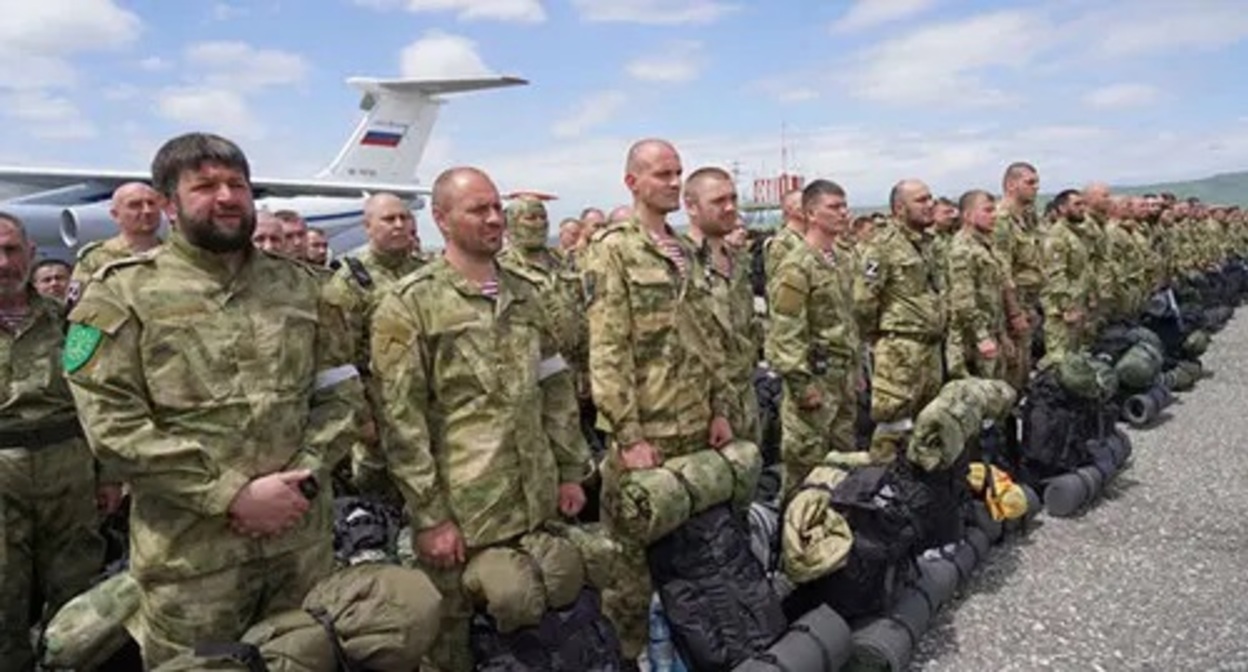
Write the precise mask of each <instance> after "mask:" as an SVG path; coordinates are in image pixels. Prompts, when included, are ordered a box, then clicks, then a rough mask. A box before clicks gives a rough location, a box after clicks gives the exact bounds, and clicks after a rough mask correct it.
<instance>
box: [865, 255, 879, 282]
mask: <svg viewBox="0 0 1248 672" xmlns="http://www.w3.org/2000/svg"><path fill="white" fill-rule="evenodd" d="M862 277H864V278H866V279H867V280H876V279H878V278H879V277H880V262H879V261H878V260H876V259H872V258H867V259H863V260H862Z"/></svg>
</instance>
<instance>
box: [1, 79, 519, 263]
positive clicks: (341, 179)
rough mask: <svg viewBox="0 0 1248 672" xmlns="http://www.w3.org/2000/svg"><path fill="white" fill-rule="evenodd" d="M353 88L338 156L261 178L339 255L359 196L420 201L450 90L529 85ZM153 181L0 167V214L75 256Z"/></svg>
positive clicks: (269, 200)
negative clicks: (138, 187) (349, 127)
mask: <svg viewBox="0 0 1248 672" xmlns="http://www.w3.org/2000/svg"><path fill="white" fill-rule="evenodd" d="M347 84H349V85H350V86H352V87H354V88H355V89H357V90H359V91H360V92H361V93H362V94H363V97H362V99H361V101H360V109H361V110H362V111H363V112H364V115H363V117H362V118H361V119H360V121H359V123H358V124H357V125H356V126H355V129H354V130H353V131H352V132H351V135H350V136H349V137H348V138H347V141H346V143H345V144H344V145H343V147H342V149H341V150H340V151H339V152H338V155H337V156H336V157H335V158H334V159H333V161H331V162H330V163H329V165H327V166H326V167H325V168H324V169H323V170H321V171H320V172H319V173H318V174H317V175H316V176H315V177H313V178H311V179H307V180H299V179H268V178H263V177H255V178H253V179H252V186H253V189H254V191H255V195H256V199H257V207H258V208H266V209H270V210H277V209H290V210H294V211H296V212H298V213H299V214H300V215H302V216H303V217H304V219H305V220H307V222H308V225H309V226H314V227H318V228H321V229H323V230H325V231H326V233H327V234H328V235H329V238H330V245H331V246H332V247H333V249H334V250H335V251H339V252H341V251H343V250H345V249H349V248H351V247H354V246H356V245H358V244H359V243H360V242H362V241H363V237H362V234H361V233H360V232H359V231H358V229H359V228H360V227H359V224H360V220H361V216H362V214H363V199H364V198H366V197H367V196H368V195H369V194H370V193H376V192H382V191H387V192H392V193H394V194H397V195H399V196H401V197H403V198H408V199H411V202H412V204H413V207H414V208H417V209H418V208H420V207H423V205H424V200H423V199H424V197H425V196H427V195H428V194H429V189H428V188H427V187H423V186H420V185H418V184H417V183H416V168H417V166H418V165H419V164H420V159H421V156H422V155H423V154H424V151H425V147H426V145H427V144H428V141H429V133H430V131H431V130H433V125H434V123H435V122H436V120H437V116H438V111H439V109H440V108H441V106H442V105H443V104H444V103H445V102H446V99H445V98H444V96H445V95H447V94H455V93H464V92H469V91H479V90H484V89H497V88H503V87H510V86H522V85H527V84H528V81H526V80H524V79H521V78H518V77H511V76H495V77H481V78H460V79H377V78H370V77H352V78H350V79H348V80H347ZM132 181H140V182H150V181H151V175H150V174H147V173H144V172H139V171H134V172H128V171H108V170H85V169H52V168H48V169H42V168H26V167H16V166H0V183H3V184H4V185H5V187H6V191H7V192H10V193H14V194H15V196H13V197H11V198H9V199H7V200H4V201H0V211H3V212H8V213H11V214H13V215H16V216H17V217H20V218H21V219H22V220H23V221H24V222H25V223H26V225H27V227H28V228H29V230H30V233H31V235H32V237H33V238H34V240H35V243H36V244H37V245H38V247H39V251H40V253H41V254H43V255H44V256H49V257H57V258H61V259H69V258H71V257H72V256H73V255H74V251H75V250H76V249H77V248H78V247H79V246H81V245H83V244H85V243H87V242H90V241H93V240H98V239H102V238H107V237H110V236H113V235H116V233H117V228H116V225H115V224H114V223H113V220H112V218H111V217H110V216H109V214H108V209H109V203H108V202H109V200H110V198H111V196H112V192H113V190H114V189H116V188H117V187H118V186H120V185H122V184H124V183H126V182H132Z"/></svg>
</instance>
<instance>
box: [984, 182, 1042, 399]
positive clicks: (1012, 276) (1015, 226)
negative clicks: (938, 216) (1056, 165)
mask: <svg viewBox="0 0 1248 672" xmlns="http://www.w3.org/2000/svg"><path fill="white" fill-rule="evenodd" d="M1001 189H1002V194H1003V195H1002V197H1001V200H1000V202H998V203H997V221H996V222H995V224H994V225H993V237H994V238H995V241H994V244H995V246H996V252H997V256H998V257H1000V259H1001V262H1002V263H1004V264H1005V267H1006V277H1007V278H1008V280H1009V284H1008V285H1007V287H1006V301H1007V303H1008V304H1009V305H1010V314H1012V315H1016V316H1018V317H1015V318H1014V319H1011V320H1010V325H1009V326H1010V336H1011V337H1012V338H1013V340H1014V342H1015V343H1017V344H1018V346H1019V347H1017V348H1015V349H1014V353H1013V354H1014V356H1013V357H1010V358H1007V359H1006V361H1005V379H1006V380H1007V381H1008V382H1009V383H1010V385H1012V386H1013V387H1014V389H1016V390H1021V389H1023V388H1024V387H1025V386H1026V385H1027V378H1028V376H1029V375H1030V374H1031V341H1032V339H1033V337H1034V333H1035V330H1036V329H1038V328H1039V327H1040V287H1041V286H1042V285H1043V284H1044V273H1043V270H1042V269H1041V262H1040V241H1041V236H1042V231H1041V229H1040V220H1039V217H1038V216H1037V215H1036V193H1037V192H1038V191H1039V190H1040V175H1039V173H1037V172H1036V167H1035V166H1033V165H1031V164H1030V163H1026V162H1023V161H1016V162H1014V163H1011V164H1010V165H1009V166H1008V167H1006V169H1005V174H1004V175H1003V176H1002V178H1001Z"/></svg>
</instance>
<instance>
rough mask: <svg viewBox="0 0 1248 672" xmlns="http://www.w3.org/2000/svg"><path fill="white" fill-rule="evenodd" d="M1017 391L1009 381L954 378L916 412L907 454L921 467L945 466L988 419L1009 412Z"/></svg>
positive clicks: (926, 468) (950, 463) (997, 418)
mask: <svg viewBox="0 0 1248 672" xmlns="http://www.w3.org/2000/svg"><path fill="white" fill-rule="evenodd" d="M1016 398H1017V395H1016V394H1015V392H1014V388H1013V387H1011V386H1010V384H1009V383H1007V382H1005V381H1001V380H987V379H983V378H962V379H958V380H953V381H950V382H948V383H946V384H945V386H944V387H942V388H940V394H938V395H937V396H936V398H935V399H933V400H932V401H931V402H930V403H928V405H927V406H925V407H924V408H923V410H922V411H920V412H919V415H918V417H917V418H915V421H914V433H913V434H911V436H910V444H909V446H908V447H907V448H906V458H907V459H908V460H909V461H910V463H911V464H914V465H915V466H918V467H919V468H921V469H923V470H924V471H935V470H939V469H947V468H949V467H951V466H953V464H954V463H955V462H956V461H957V459H958V457H959V456H960V455H961V454H962V451H963V450H965V449H966V445H967V443H968V442H969V441H970V440H971V439H972V438H974V437H977V436H979V433H980V430H981V429H982V428H983V426H984V422H985V421H987V420H993V421H996V420H1001V419H1003V418H1004V417H1005V416H1006V415H1008V414H1009V412H1010V409H1011V408H1013V406H1014V401H1015V399H1016Z"/></svg>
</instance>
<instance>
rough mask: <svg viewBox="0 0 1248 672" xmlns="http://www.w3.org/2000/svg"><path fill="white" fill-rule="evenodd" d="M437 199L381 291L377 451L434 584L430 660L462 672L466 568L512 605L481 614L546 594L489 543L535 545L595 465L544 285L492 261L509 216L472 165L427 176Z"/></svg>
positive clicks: (571, 511) (577, 506)
mask: <svg viewBox="0 0 1248 672" xmlns="http://www.w3.org/2000/svg"><path fill="white" fill-rule="evenodd" d="M432 202H433V208H432V210H433V219H434V222H435V223H436V224H437V226H438V229H439V230H440V231H441V232H442V237H443V238H444V240H445V241H446V248H445V251H444V252H443V254H442V257H441V258H439V259H436V260H434V261H433V262H431V263H429V264H427V265H426V266H424V267H422V268H421V269H419V270H417V271H416V272H414V273H410V274H408V275H407V276H405V277H404V278H403V279H401V280H399V281H397V282H396V283H394V284H393V285H392V286H391V288H390V290H389V291H387V292H385V293H384V295H383V296H382V298H381V300H380V302H379V303H378V305H377V308H376V311H375V313H374V315H373V320H372V335H371V340H370V343H371V358H372V366H373V376H374V377H375V379H376V380H377V382H378V385H377V389H378V390H379V392H380V401H381V404H380V405H379V411H380V413H379V424H380V426H381V430H382V431H381V435H382V442H383V444H384V446H385V454H386V461H387V464H388V465H389V468H390V474H391V476H392V478H394V479H395V481H396V482H397V484H398V486H399V489H400V490H401V491H402V493H403V498H404V499H405V501H406V504H407V512H408V515H409V516H410V518H411V526H412V532H413V545H414V546H415V550H416V553H417V555H418V559H419V562H420V564H421V566H422V567H423V568H425V569H426V571H428V572H429V575H430V577H431V578H432V579H433V580H434V583H435V584H436V585H437V586H438V588H439V590H440V591H441V592H442V625H441V628H440V630H439V633H438V639H437V640H436V641H435V642H434V644H433V648H432V649H431V651H430V653H429V656H428V657H429V659H430V660H429V661H428V662H429V664H430V665H431V669H437V670H440V671H442V672H468V671H469V670H472V669H473V665H474V661H473V654H472V651H471V650H470V648H469V636H468V632H469V631H468V626H469V619H470V618H471V616H472V608H473V606H475V605H474V604H473V602H474V600H473V598H470V597H469V596H468V595H467V594H465V591H466V590H467V587H466V586H465V585H463V584H466V583H468V581H467V580H465V579H466V577H467V576H470V575H471V576H476V577H477V578H478V579H479V582H480V583H481V584H482V586H481V587H480V590H479V591H478V595H477V596H478V597H479V596H480V595H481V594H484V595H485V596H488V597H487V599H491V600H492V599H495V598H498V599H500V600H502V601H504V602H507V603H506V604H495V603H490V604H487V605H485V608H486V609H487V610H488V611H489V612H490V613H492V614H518V613H526V612H527V611H528V610H527V609H526V608H523V605H521V606H518V605H515V604H512V603H511V602H510V601H511V600H513V599H517V596H519V595H531V594H532V593H531V592H529V591H530V590H537V591H539V593H538V594H541V591H542V588H541V587H540V586H537V587H534V586H530V585H523V586H518V585H515V581H513V579H515V578H516V577H520V576H524V577H527V576H529V575H528V574H526V573H525V572H529V571H531V568H532V565H530V564H525V565H523V567H521V570H522V571H520V572H517V573H512V572H511V571H493V572H491V571H489V569H488V567H489V566H493V565H490V564H489V563H492V562H493V560H494V559H497V558H498V557H499V555H498V554H483V552H484V551H486V550H488V549H521V548H530V546H528V545H527V544H529V543H530V540H533V539H536V537H535V535H540V534H541V533H540V532H538V530H539V529H540V528H541V527H542V526H544V525H545V524H546V523H547V522H548V521H551V520H554V519H556V518H558V517H559V516H560V515H562V516H568V517H571V516H576V515H577V514H578V513H579V512H580V510H581V508H582V507H583V506H584V504H585V493H584V491H583V490H582V489H581V481H582V479H584V478H585V477H586V476H587V475H588V473H589V469H590V463H589V452H588V449H587V448H586V445H585V441H584V438H583V437H582V436H581V434H580V431H579V427H578V425H577V421H576V413H577V410H576V399H575V393H574V391H573V389H572V376H571V371H570V370H569V368H568V366H567V363H566V361H565V360H564V358H563V357H562V356H561V355H560V354H559V350H558V345H557V342H556V340H555V338H554V336H553V334H554V329H553V326H552V325H551V324H550V320H549V316H548V315H547V313H546V312H545V311H544V310H543V308H542V302H541V299H540V297H539V296H538V292H539V291H540V288H539V287H538V286H537V285H536V284H534V283H532V282H531V281H530V280H528V279H526V278H524V277H521V276H519V275H516V274H515V273H513V272H511V271H509V270H507V268H506V267H504V266H502V265H500V264H499V263H498V260H497V258H496V257H497V254H498V252H499V251H500V250H501V249H502V246H503V231H504V229H505V219H504V216H503V208H502V202H501V199H500V197H499V194H498V189H497V188H496V187H495V186H494V183H493V181H492V180H490V178H489V176H487V175H486V174H485V173H483V172H481V171H480V170H478V169H475V168H452V169H450V170H448V171H446V172H444V173H442V174H441V175H439V176H438V178H437V180H435V181H434V185H433V198H432ZM382 212H383V213H384V212H385V211H384V210H383V211H382ZM539 543H540V542H539ZM515 552H516V553H520V551H515ZM526 555H527V554H526ZM529 558H531V560H530V559H529ZM529 558H524V559H525V561H526V562H536V565H537V568H538V569H539V571H538V573H537V574H538V576H542V575H550V574H549V572H548V571H541V570H549V569H550V568H548V567H546V566H544V565H543V564H542V563H543V559H542V558H537V557H534V556H529ZM482 562H484V563H487V564H486V565H482V564H480V563H482ZM508 567H512V566H511V565H508ZM508 567H504V568H502V569H507V568H508ZM513 569H514V567H513ZM520 599H523V598H520ZM548 606H549V608H552V609H554V608H562V607H565V606H567V605H566V604H550V605H548ZM515 625H518V626H521V627H523V626H534V625H536V623H518V624H515ZM503 626H504V624H503V623H502V622H501V621H500V622H499V623H498V627H499V628H502V627H503ZM508 627H512V626H508ZM415 662H416V661H413V663H415ZM480 662H482V663H484V662H486V661H480ZM421 667H422V669H424V668H425V667H426V666H425V665H423V664H422V665H421Z"/></svg>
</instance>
